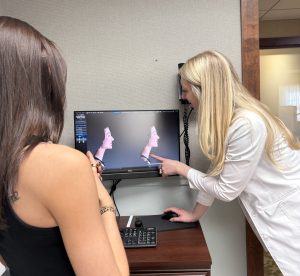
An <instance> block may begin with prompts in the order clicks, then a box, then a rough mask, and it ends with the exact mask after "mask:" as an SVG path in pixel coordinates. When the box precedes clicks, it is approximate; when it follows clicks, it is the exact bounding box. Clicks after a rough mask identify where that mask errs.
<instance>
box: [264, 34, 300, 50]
mask: <svg viewBox="0 0 300 276" xmlns="http://www.w3.org/2000/svg"><path fill="white" fill-rule="evenodd" d="M295 47H300V36H293V37H271V38H261V39H260V40H259V48H260V49H275V48H295Z"/></svg>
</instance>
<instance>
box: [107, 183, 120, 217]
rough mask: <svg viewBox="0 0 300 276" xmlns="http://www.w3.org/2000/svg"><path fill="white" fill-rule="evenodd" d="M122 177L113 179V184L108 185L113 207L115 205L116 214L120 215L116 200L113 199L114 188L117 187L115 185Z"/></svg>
mask: <svg viewBox="0 0 300 276" xmlns="http://www.w3.org/2000/svg"><path fill="white" fill-rule="evenodd" d="M121 180H122V179H115V180H113V184H112V186H111V187H110V192H109V195H110V196H111V197H112V200H113V202H114V204H115V207H116V210H117V215H118V216H120V212H119V209H118V206H117V204H116V201H115V195H114V193H115V190H116V189H117V185H118V184H119V183H120V182H121Z"/></svg>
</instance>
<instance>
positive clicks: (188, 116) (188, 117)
mask: <svg viewBox="0 0 300 276" xmlns="http://www.w3.org/2000/svg"><path fill="white" fill-rule="evenodd" d="M193 110H194V108H192V107H191V109H190V112H189V114H188V115H187V119H186V120H187V122H188V121H189V119H190V116H191V113H192V111H193ZM184 111H186V107H185V109H184ZM184 132H185V128H184V129H183V131H182V132H181V133H180V135H179V138H180V137H181V136H182V134H183V133H184Z"/></svg>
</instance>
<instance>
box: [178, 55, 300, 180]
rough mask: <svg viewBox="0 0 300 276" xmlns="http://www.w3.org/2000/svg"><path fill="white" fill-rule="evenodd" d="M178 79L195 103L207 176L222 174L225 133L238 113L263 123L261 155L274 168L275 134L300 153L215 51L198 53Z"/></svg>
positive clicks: (286, 132) (281, 124)
mask: <svg viewBox="0 0 300 276" xmlns="http://www.w3.org/2000/svg"><path fill="white" fill-rule="evenodd" d="M180 75H181V78H182V79H183V80H185V81H187V82H188V83H190V84H191V86H192V93H193V94H194V95H195V96H196V97H197V99H198V103H199V107H198V118H197V119H198V139H199V144H200V147H201V149H202V151H203V153H204V154H205V156H206V157H207V158H208V159H209V160H211V162H212V165H213V166H212V170H211V171H210V173H209V175H218V174H220V173H221V171H222V170H223V167H224V160H225V150H226V149H225V147H226V145H225V140H226V136H227V132H228V129H229V126H230V125H231V123H232V121H233V120H234V118H235V117H236V115H237V113H238V110H241V109H244V110H249V111H252V112H255V113H256V114H258V115H259V116H260V117H261V118H262V119H263V121H264V123H265V126H266V129H267V138H266V145H265V152H266V155H267V157H268V159H269V160H270V161H271V162H272V163H273V164H274V165H276V162H275V158H274V156H273V145H274V139H275V132H276V131H279V132H280V133H281V134H282V135H283V137H284V138H285V139H286V141H287V143H288V145H289V147H290V148H292V149H300V144H299V143H298V142H297V140H296V139H295V137H294V136H293V134H292V133H291V132H290V131H289V130H288V128H287V127H286V126H285V125H284V124H283V122H282V121H281V120H280V119H279V118H277V117H275V116H274V115H272V114H271V113H270V111H269V109H268V107H266V106H265V105H264V104H262V103H261V102H260V101H258V100H257V99H255V98H254V97H253V96H252V95H251V94H250V93H249V92H248V90H247V89H246V88H245V87H244V86H243V84H242V83H241V81H240V80H239V78H238V75H237V74H236V72H235V70H234V68H233V66H232V64H231V63H230V61H229V60H228V59H227V58H226V57H225V56H223V55H222V54H220V53H218V52H216V51H205V52H203V53H200V54H198V55H196V56H194V57H192V58H190V59H189V60H188V61H187V62H186V63H185V64H184V65H183V67H182V68H181V70H180Z"/></svg>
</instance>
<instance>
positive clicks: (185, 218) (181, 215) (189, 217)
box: [164, 207, 197, 222]
mask: <svg viewBox="0 0 300 276" xmlns="http://www.w3.org/2000/svg"><path fill="white" fill-rule="evenodd" d="M168 211H172V212H175V213H176V214H177V215H178V217H174V218H171V219H170V221H172V222H194V221H197V218H195V217H194V215H193V212H190V211H187V210H184V209H181V208H176V207H170V208H167V209H165V210H164V212H168Z"/></svg>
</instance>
